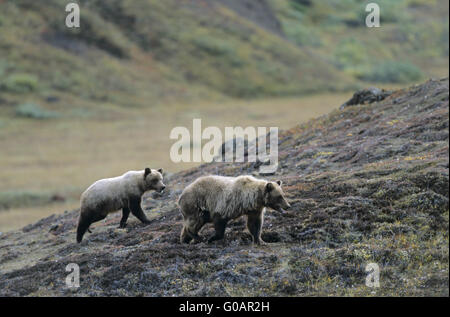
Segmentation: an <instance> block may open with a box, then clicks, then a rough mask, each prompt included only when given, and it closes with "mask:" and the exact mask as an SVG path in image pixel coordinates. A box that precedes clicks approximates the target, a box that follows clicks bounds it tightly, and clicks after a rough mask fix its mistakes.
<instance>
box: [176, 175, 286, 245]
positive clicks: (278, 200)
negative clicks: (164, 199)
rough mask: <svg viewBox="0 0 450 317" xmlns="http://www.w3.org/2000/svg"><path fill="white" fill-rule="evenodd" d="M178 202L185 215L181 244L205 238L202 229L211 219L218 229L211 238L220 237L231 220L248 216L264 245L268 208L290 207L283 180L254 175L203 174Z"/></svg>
mask: <svg viewBox="0 0 450 317" xmlns="http://www.w3.org/2000/svg"><path fill="white" fill-rule="evenodd" d="M178 205H179V207H180V210H181V213H182V215H183V218H184V225H183V229H182V231H181V236H180V241H181V243H189V242H190V241H191V240H192V239H194V240H196V241H199V240H201V238H200V237H199V236H198V232H199V230H200V229H201V228H202V227H203V225H204V224H205V223H208V222H212V223H213V224H214V228H215V231H216V233H215V235H214V236H213V237H211V238H210V239H209V240H208V241H209V242H212V241H215V240H220V239H222V238H223V237H224V234H225V228H226V225H227V223H228V221H230V220H231V219H235V218H238V217H240V216H243V215H246V216H247V228H248V230H249V232H250V234H251V235H252V238H253V242H254V243H256V244H261V243H263V242H264V241H262V239H261V229H262V225H263V222H264V211H265V207H271V208H273V209H276V210H279V211H281V210H282V208H289V207H290V205H289V203H288V202H287V201H286V199H285V197H284V193H283V190H282V189H281V181H277V182H267V181H265V180H259V179H256V178H254V177H252V176H239V177H224V176H205V177H200V178H198V179H197V180H195V181H194V182H193V183H192V184H190V185H189V186H187V187H186V188H185V189H184V191H183V193H182V194H181V196H180V198H179V200H178Z"/></svg>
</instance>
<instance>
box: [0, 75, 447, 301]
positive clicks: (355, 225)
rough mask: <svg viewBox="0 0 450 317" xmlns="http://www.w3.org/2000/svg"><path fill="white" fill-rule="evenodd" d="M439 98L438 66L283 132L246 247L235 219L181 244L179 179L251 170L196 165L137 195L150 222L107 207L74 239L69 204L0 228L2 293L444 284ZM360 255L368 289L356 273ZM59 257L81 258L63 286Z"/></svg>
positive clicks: (430, 288) (280, 291) (443, 141)
mask: <svg viewBox="0 0 450 317" xmlns="http://www.w3.org/2000/svg"><path fill="white" fill-rule="evenodd" d="M448 111H449V82H448V79H443V80H434V81H428V82H426V83H425V84H422V85H418V86H414V87H411V88H409V89H404V90H399V91H395V92H393V93H392V94H391V95H390V96H389V97H388V98H387V99H385V100H384V101H382V102H379V103H372V104H368V105H356V106H349V107H346V108H344V109H343V110H341V111H334V112H333V113H331V114H329V115H326V116H323V117H321V118H319V119H316V120H313V121H311V122H309V123H307V124H304V125H301V126H297V127H294V128H292V129H290V130H288V131H284V132H282V133H281V135H280V142H279V145H280V168H279V169H278V171H277V173H276V175H273V176H271V177H269V178H270V179H279V178H280V179H282V180H283V181H284V184H285V185H284V190H285V192H286V194H287V197H288V199H289V201H290V202H291V204H292V209H291V210H290V211H288V212H286V213H277V212H274V211H268V212H267V213H266V221H265V224H264V228H263V234H262V238H263V239H265V240H266V241H268V242H270V243H269V245H267V246H263V247H251V246H249V244H250V237H249V235H248V234H247V233H245V232H244V227H245V225H244V221H243V220H238V221H235V222H233V223H232V224H231V225H230V226H229V228H228V229H227V232H226V241H225V242H224V243H223V244H222V243H217V244H204V243H200V244H197V245H180V244H179V242H178V237H179V233H180V230H181V216H180V213H179V211H178V210H177V207H176V199H177V197H178V195H179V194H180V192H181V190H182V189H183V188H184V187H185V186H186V185H187V184H188V183H190V182H191V181H193V180H194V179H195V178H197V177H199V176H201V175H205V174H209V173H212V174H222V175H240V174H244V173H250V174H256V175H257V173H258V169H257V168H256V166H255V164H253V163H240V164H231V163H226V164H225V163H213V164H205V165H202V166H200V167H198V168H194V169H191V170H187V171H183V172H180V173H178V174H175V175H172V176H170V177H169V178H167V181H166V183H167V185H168V191H167V192H166V193H164V195H162V196H160V195H158V194H148V195H147V196H146V197H145V199H144V207H145V209H146V213H147V214H148V215H149V216H150V218H152V219H154V221H153V222H152V224H151V225H149V226H143V225H142V224H141V223H139V222H138V221H137V220H136V219H133V218H131V219H130V220H129V225H128V227H127V228H126V229H125V230H119V229H117V226H118V222H119V220H120V214H115V215H111V216H109V217H108V218H107V219H106V220H105V221H104V222H100V223H98V224H96V225H95V226H94V229H93V233H92V234H88V235H87V236H86V238H85V241H84V242H83V243H82V244H81V245H78V244H76V243H75V226H76V220H77V215H78V213H77V211H72V212H66V213H65V214H64V215H61V216H57V215H53V216H51V217H48V218H46V219H42V220H41V221H39V222H37V223H35V224H32V225H29V226H27V227H25V228H23V230H21V231H15V232H9V233H5V234H3V235H0V273H1V274H0V295H2V296H13V295H65V296H67V295H74V296H81V295H94V296H95V295H114V296H117V295H145V296H155V295H160V296H172V295H177V296H199V295H203V296H205V295H206V296H219V295H220V296H229V295H231V296H257V295H289V296H311V295H347V296H352V295H369V296H370V295H374V294H375V295H390V296H393V295H395V296H424V295H431V296H448V295H449V288H448V264H449V262H448V251H449V249H448V243H449V241H448V228H449V227H448V225H449V197H448V189H449V188H448V186H449V170H448V167H449V165H448V164H449V156H448V155H449V147H448V141H449V121H448ZM211 234H212V228H211V226H207V227H206V228H205V229H204V230H203V231H202V232H201V235H204V236H208V235H211ZM370 262H374V263H377V264H378V265H379V267H380V270H381V271H380V272H381V275H380V286H381V287H380V288H379V289H372V288H368V287H366V286H365V279H366V274H367V273H366V272H365V266H366V264H367V263H370ZM68 263H77V264H79V266H80V269H81V275H80V277H81V287H80V288H79V289H77V290H74V291H72V290H68V289H67V288H66V286H65V284H64V281H65V277H66V274H67V273H66V272H65V266H66V265H67V264H68Z"/></svg>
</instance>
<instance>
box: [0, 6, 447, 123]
mask: <svg viewBox="0 0 450 317" xmlns="http://www.w3.org/2000/svg"><path fill="white" fill-rule="evenodd" d="M67 2H68V1H65V0H48V1H32V0H17V1H2V2H1V3H0V7H1V10H0V37H1V41H0V96H1V98H0V105H1V109H2V113H5V112H6V113H8V114H10V115H11V114H16V115H19V116H21V115H25V116H27V115H28V116H30V117H38V118H46V117H49V116H51V117H55V116H58V112H63V113H66V114H67V113H68V114H69V115H71V116H75V117H80V116H89V115H94V113H93V111H91V110H92V109H95V110H98V111H101V110H102V109H105V108H106V109H108V107H110V106H111V105H119V106H126V107H133V106H150V105H152V104H155V103H158V102H165V101H168V100H173V99H177V100H184V101H188V100H198V99H211V98H213V99H220V98H222V97H223V96H231V97H245V98H248V97H261V96H269V95H270V96H285V95H299V94H304V93H313V92H320V91H336V90H348V89H349V88H351V87H354V86H355V84H357V83H358V82H361V81H371V82H378V81H381V82H401V83H403V82H410V81H417V80H419V79H420V78H421V77H424V76H429V75H433V74H436V73H437V72H441V73H442V72H443V71H442V69H443V66H445V65H448V62H447V59H448V15H446V12H447V11H448V3H447V2H446V1H444V0H442V1H419V0H402V1H396V2H395V3H396V4H395V5H393V4H392V3H391V2H390V1H382V3H381V6H382V8H383V10H382V23H383V24H382V28H380V29H377V30H369V29H367V28H366V27H364V26H363V25H361V23H362V21H364V11H363V8H364V6H363V4H362V3H360V2H359V1H356V0H354V1H353V0H347V1H333V0H327V1H320V2H315V1H314V2H313V1H293V0H291V1H287V0H281V1H270V0H267V1H258V2H253V1H248V0H246V1H233V0H216V1H202V0H185V1H176V0H167V1H158V0H145V1H132V0H121V1H118V0H111V1H100V0H80V1H79V4H80V7H81V28H80V29H67V28H66V27H65V25H64V21H65V14H66V13H65V11H64V6H65V4H66V3H67ZM27 102H31V103H32V104H31V105H30V104H26V103H27ZM24 104H25V105H24ZM8 106H9V107H8ZM14 107H15V108H14ZM5 108H7V109H9V110H4V109H5ZM13 108H14V110H13ZM41 108H43V109H41ZM50 110H51V111H50ZM40 112H42V113H40ZM94 112H95V111H94Z"/></svg>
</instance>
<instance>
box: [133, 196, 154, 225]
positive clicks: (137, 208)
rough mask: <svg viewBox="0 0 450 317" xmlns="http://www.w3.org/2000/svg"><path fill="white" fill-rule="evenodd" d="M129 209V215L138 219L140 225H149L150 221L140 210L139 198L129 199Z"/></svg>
mask: <svg viewBox="0 0 450 317" xmlns="http://www.w3.org/2000/svg"><path fill="white" fill-rule="evenodd" d="M129 208H130V209H131V213H132V214H133V215H134V216H135V217H136V218H138V219H139V220H140V221H141V222H142V223H145V224H149V223H150V220H148V219H147V217H146V216H145V214H144V211H143V210H142V208H141V198H139V199H131V200H130V205H129Z"/></svg>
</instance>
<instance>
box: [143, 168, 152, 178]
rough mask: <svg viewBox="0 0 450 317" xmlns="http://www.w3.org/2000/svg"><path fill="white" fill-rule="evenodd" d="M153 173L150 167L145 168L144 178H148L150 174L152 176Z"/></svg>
mask: <svg viewBox="0 0 450 317" xmlns="http://www.w3.org/2000/svg"><path fill="white" fill-rule="evenodd" d="M151 172H152V170H151V169H149V168H148V167H146V168H145V172H144V178H146V177H147V175H148V174H150V173H151Z"/></svg>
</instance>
